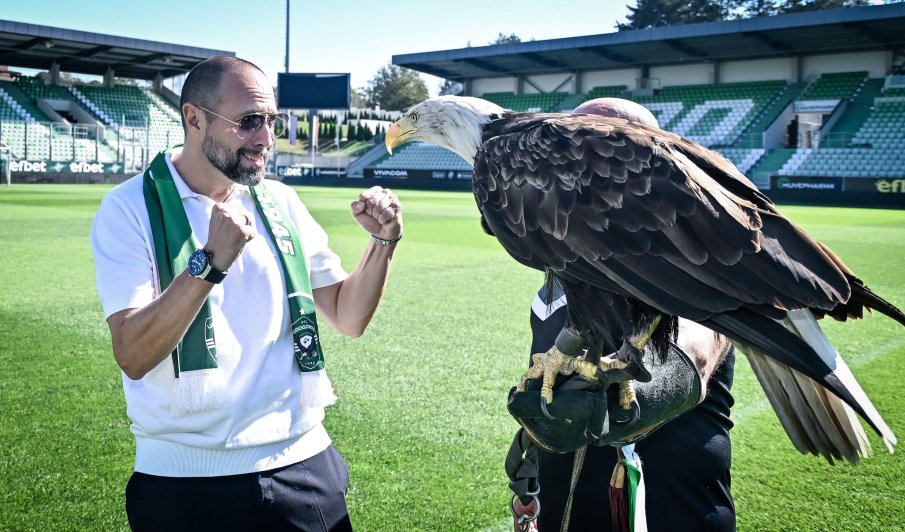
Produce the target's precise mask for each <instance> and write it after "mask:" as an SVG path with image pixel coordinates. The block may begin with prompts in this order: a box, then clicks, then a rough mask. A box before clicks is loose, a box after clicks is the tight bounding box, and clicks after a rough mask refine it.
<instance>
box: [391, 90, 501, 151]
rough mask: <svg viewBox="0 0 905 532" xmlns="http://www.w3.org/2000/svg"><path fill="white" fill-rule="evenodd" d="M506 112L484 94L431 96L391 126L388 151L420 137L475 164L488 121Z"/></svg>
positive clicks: (421, 139)
mask: <svg viewBox="0 0 905 532" xmlns="http://www.w3.org/2000/svg"><path fill="white" fill-rule="evenodd" d="M504 112H506V110H505V109H503V108H502V107H500V106H499V105H497V104H495V103H491V102H488V101H487V100H482V99H480V98H471V97H468V96H439V97H437V98H431V99H429V100H425V101H423V102H421V103H419V104H418V105H416V106H414V107H412V108H411V109H409V110H408V111H407V112H406V113H405V115H403V117H402V118H400V119H399V120H397V121H396V122H394V123H393V125H391V126H390V128H389V129H387V135H386V147H387V151H389V152H390V153H393V148H395V147H397V146H400V145H402V144H405V143H406V142H409V141H411V140H420V141H422V142H429V143H431V144H437V145H439V146H443V147H444V148H447V149H449V150H451V151H453V152H455V153H457V154H459V156H461V157H462V158H463V159H465V160H466V161H467V162H468V164H474V157H475V154H476V153H477V152H478V148H479V147H480V146H481V131H482V130H483V128H484V125H485V124H487V123H488V122H490V121H491V120H493V119H495V118H499V117H500V116H501V115H502V114H503V113H504Z"/></svg>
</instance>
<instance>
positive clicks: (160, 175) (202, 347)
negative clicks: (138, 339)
mask: <svg viewBox="0 0 905 532" xmlns="http://www.w3.org/2000/svg"><path fill="white" fill-rule="evenodd" d="M249 188H250V190H251V195H252V198H253V199H254V203H255V207H256V208H257V211H258V212H259V213H260V214H261V215H262V218H263V220H264V225H265V226H266V227H267V232H268V233H269V234H270V237H271V238H272V239H273V242H274V245H275V246H276V248H277V251H278V252H279V257H280V264H281V265H282V267H283V272H284V275H285V279H286V288H287V298H288V302H289V317H290V325H291V329H292V339H293V345H294V348H293V351H294V355H295V359H296V363H297V365H298V367H299V370H301V372H302V379H303V382H302V384H303V397H302V404H303V406H308V407H317V406H326V405H328V404H331V403H333V402H334V401H335V400H336V397H335V395H334V394H333V389H332V387H331V385H330V381H329V379H327V376H326V374H325V373H324V371H323V370H324V355H323V351H322V349H321V345H320V335H319V334H318V330H317V317H316V315H315V309H314V298H313V293H312V289H311V278H310V276H309V274H308V266H307V264H306V262H305V254H304V250H303V249H302V242H301V240H300V239H299V237H298V234H297V232H296V228H295V226H294V224H293V223H292V222H291V221H290V219H289V218H288V217H287V216H286V213H285V212H284V211H283V209H282V208H281V207H280V206H279V204H278V203H277V202H276V201H275V200H274V199H273V197H272V196H271V194H270V192H269V191H268V190H267V187H266V185H265V184H263V183H261V184H259V185H256V186H254V187H249ZM144 197H145V204H146V205H147V208H148V216H149V218H150V221H151V233H152V235H153V238H154V253H155V256H156V259H157V261H156V262H157V273H158V278H159V280H160V290H161V292H162V291H163V290H165V289H166V288H167V286H169V285H170V283H171V282H172V281H173V279H174V278H175V277H176V276H177V275H179V273H181V272H182V271H183V270H185V269H186V267H187V266H188V261H189V255H191V253H192V252H193V251H194V250H196V249H198V248H200V247H201V246H200V245H199V244H198V242H197V240H196V239H195V238H194V236H193V235H192V228H191V225H190V224H189V220H188V216H186V214H185V209H184V207H183V206H182V199H181V198H180V196H179V191H178V190H177V189H176V184H175V183H174V182H173V176H172V175H171V174H170V169H169V166H168V165H167V162H166V157H165V154H164V153H163V152H161V153H160V154H158V155H157V156H156V157H155V158H154V160H153V161H152V162H151V167H150V171H148V172H145V174H144ZM172 359H173V371H174V373H175V375H176V384H175V388H174V392H173V396H172V400H171V403H170V410H171V413H172V414H173V415H174V416H184V415H189V414H194V413H198V412H205V411H209V410H213V409H216V408H217V407H218V406H220V405H221V404H223V402H224V399H225V397H224V396H225V394H226V392H227V390H226V388H225V386H226V383H225V382H224V379H223V377H222V372H220V371H218V364H217V344H216V341H215V336H214V325H213V317H212V316H211V306H210V301H208V300H206V301H205V302H204V305H202V307H201V310H200V311H199V312H198V315H197V316H196V317H195V319H194V320H193V321H192V323H191V325H190V326H189V329H188V331H187V332H186V334H185V336H184V337H183V338H182V341H180V342H179V344H178V345H177V346H176V349H175V350H174V351H173V354H172Z"/></svg>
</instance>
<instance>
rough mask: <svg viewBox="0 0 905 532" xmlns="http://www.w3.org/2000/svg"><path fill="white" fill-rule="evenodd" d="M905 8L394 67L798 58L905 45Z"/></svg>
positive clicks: (579, 40) (451, 75) (655, 31)
mask: <svg viewBox="0 0 905 532" xmlns="http://www.w3.org/2000/svg"><path fill="white" fill-rule="evenodd" d="M903 30H905V3H896V4H888V5H882V6H867V7H853V8H844V9H832V10H824V11H811V12H806V13H795V14H790V15H779V16H773V17H761V18H751V19H744V20H732V21H725V22H705V23H700V24H686V25H682V26H668V27H661V28H649V29H644V30H633V31H622V32H615V33H606V34H602V35H589V36H584V37H569V38H564V39H550V40H543V41H529V42H521V43H511V44H499V45H491V46H475V47H469V48H459V49H456V50H443V51H437V52H423V53H412V54H401V55H394V56H393V64H395V65H398V66H403V67H406V68H411V69H413V70H417V71H419V72H424V73H426V74H431V75H434V76H439V77H442V78H447V79H454V80H459V81H461V80H465V79H473V78H488V77H497V76H515V75H531V74H543V73H553V72H565V71H583V70H608V69H617V68H637V67H642V66H657V65H669V64H680V63H686V64H687V63H701V62H716V61H737V60H751V59H760V58H770V57H794V56H803V55H814V54H830V53H843V52H854V51H864V50H877V49H901V48H902V47H903V46H905V31H903Z"/></svg>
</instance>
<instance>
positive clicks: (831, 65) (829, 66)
mask: <svg viewBox="0 0 905 532" xmlns="http://www.w3.org/2000/svg"><path fill="white" fill-rule="evenodd" d="M891 66H892V52H885V51H884V52H863V53H851V54H831V55H812V56H807V57H803V58H802V60H801V75H802V80H809V79H811V78H816V77H817V76H819V75H821V74H832V73H834V72H856V71H860V70H867V71H868V73H869V77H872V78H882V77H884V76H886V74H887V73H888V72H889V69H890V67H891Z"/></svg>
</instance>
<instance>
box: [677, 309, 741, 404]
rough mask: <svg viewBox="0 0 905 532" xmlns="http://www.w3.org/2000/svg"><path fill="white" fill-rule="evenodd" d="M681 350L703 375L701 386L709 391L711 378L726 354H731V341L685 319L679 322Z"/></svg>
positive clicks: (678, 341)
mask: <svg viewBox="0 0 905 532" xmlns="http://www.w3.org/2000/svg"><path fill="white" fill-rule="evenodd" d="M676 345H678V346H679V349H681V350H682V351H684V352H685V354H686V355H688V358H690V359H691V360H692V362H694V364H695V366H697V368H698V372H699V373H700V374H701V384H702V387H703V388H704V389H707V383H708V382H709V381H710V377H711V376H713V374H714V372H716V370H717V369H718V368H719V367H720V364H721V363H722V362H723V359H724V358H726V354H727V353H729V347H730V343H729V340H728V339H727V338H726V337H725V336H722V335H720V334H717V333H715V332H713V331H712V330H710V329H708V328H707V327H704V326H703V325H700V324H698V323H695V322H693V321H688V320H685V319H680V320H679V336H678V338H677V339H676Z"/></svg>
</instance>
